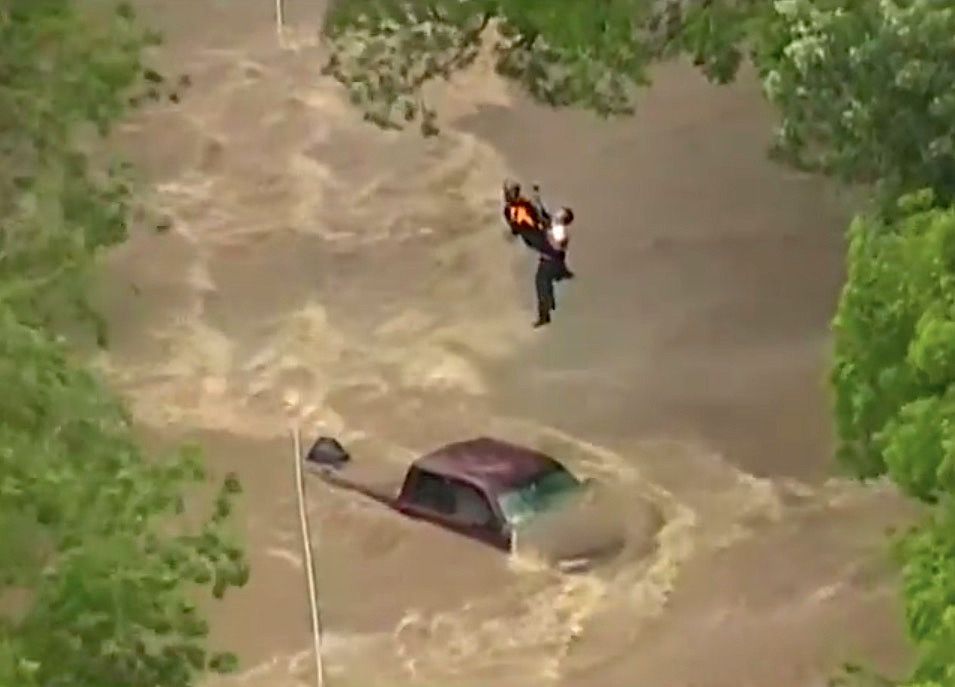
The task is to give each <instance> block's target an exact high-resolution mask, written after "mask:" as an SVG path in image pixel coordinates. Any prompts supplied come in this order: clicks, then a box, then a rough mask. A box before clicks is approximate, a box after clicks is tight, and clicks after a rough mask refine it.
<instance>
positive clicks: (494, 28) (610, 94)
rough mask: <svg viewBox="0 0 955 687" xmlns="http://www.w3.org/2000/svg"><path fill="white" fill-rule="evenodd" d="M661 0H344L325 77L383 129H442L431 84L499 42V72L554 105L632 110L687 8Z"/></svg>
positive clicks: (335, 14) (330, 30)
mask: <svg viewBox="0 0 955 687" xmlns="http://www.w3.org/2000/svg"><path fill="white" fill-rule="evenodd" d="M659 5H660V3H658V2H655V1H654V0H602V1H601V2H598V3H585V2H578V1H577V0H404V1H402V0H335V1H334V2H332V4H331V7H330V8H329V11H328V15H327V17H326V23H325V33H326V36H327V37H328V39H329V42H330V44H331V47H332V53H331V57H330V59H329V61H328V63H327V64H326V66H325V70H324V71H325V73H326V74H330V75H332V76H333V77H334V78H335V79H337V80H338V81H339V82H340V83H342V84H344V85H345V86H346V87H347V88H348V90H349V94H350V95H351V98H352V101H353V102H354V103H355V104H356V105H358V106H359V107H361V108H362V109H363V110H364V112H365V116H366V118H367V119H368V120H370V121H372V122H374V123H376V124H378V125H379V126H382V127H384V128H401V127H402V126H403V125H404V124H405V123H408V122H413V121H419V122H420V124H421V129H422V132H423V133H424V134H426V135H432V134H435V133H437V127H436V126H435V119H436V113H435V112H434V110H433V109H431V108H429V107H428V105H427V103H426V102H425V100H424V98H423V96H422V88H423V87H424V86H425V84H427V83H428V82H430V81H432V80H435V79H438V78H443V79H448V78H450V76H451V75H452V74H453V73H454V72H456V71H458V70H460V69H463V68H465V67H467V66H468V65H470V64H471V63H473V61H474V60H475V58H476V57H477V56H478V54H479V52H480V50H481V48H482V46H483V45H484V44H485V42H486V41H488V40H490V42H491V46H492V50H493V52H494V55H495V66H496V69H497V71H498V72H499V73H500V74H502V75H504V76H506V77H507V78H509V79H512V80H514V81H516V82H518V83H520V84H521V85H522V86H523V87H524V88H525V89H526V90H527V91H528V92H529V93H530V94H531V96H533V97H534V98H535V99H537V100H538V101H540V102H543V103H546V104H549V105H553V106H566V105H580V106H583V107H587V108H590V109H592V110H593V111H595V112H597V113H599V114H601V115H604V116H611V115H620V114H629V113H631V112H632V111H633V98H634V94H635V90H636V88H637V86H639V85H642V84H645V83H646V82H647V77H646V73H645V69H646V66H647V65H648V64H649V62H650V61H651V59H652V57H653V54H654V52H655V51H658V50H660V49H661V47H662V45H663V43H664V38H665V35H666V28H667V26H668V24H667V21H666V20H667V18H668V17H670V16H671V15H672V14H673V13H674V11H675V10H676V9H677V8H678V5H677V4H676V3H674V2H669V3H668V4H667V5H666V6H665V7H663V8H661V7H660V6H659Z"/></svg>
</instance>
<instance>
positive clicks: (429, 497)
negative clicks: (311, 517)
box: [305, 437, 622, 560]
mask: <svg viewBox="0 0 955 687" xmlns="http://www.w3.org/2000/svg"><path fill="white" fill-rule="evenodd" d="M349 461H350V457H349V456H348V454H347V453H346V452H345V451H344V449H343V448H342V447H341V446H340V444H338V442H336V441H335V440H333V439H329V438H327V437H323V438H320V439H319V440H318V441H317V442H316V443H315V444H314V445H313V447H312V450H311V451H309V453H308V454H307V455H306V456H305V462H306V465H307V466H309V467H311V468H314V469H315V470H317V472H318V474H319V475H320V476H321V477H322V479H324V480H325V481H326V482H328V483H330V484H332V485H335V486H338V487H343V488H347V489H351V490H354V491H357V492H360V493H362V494H364V495H365V496H368V497H370V498H373V499H375V500H377V501H379V502H381V503H382V504H384V505H386V506H388V507H390V508H393V509H394V510H396V511H398V512H400V513H402V514H404V515H406V516H409V517H411V518H415V519H418V520H425V521H428V522H431V523H433V524H435V525H438V526H440V527H443V528H446V529H448V530H452V531H454V532H457V533H460V534H462V535H464V536H467V537H470V538H473V539H476V540H478V541H481V542H484V543H485V544H489V545H491V546H494V547H496V548H499V549H502V550H505V551H513V550H514V547H515V540H516V538H517V533H518V531H519V530H524V529H525V528H526V526H527V525H528V524H530V523H531V522H532V521H534V520H537V519H539V518H542V517H544V516H545V515H546V516H550V515H552V514H553V513H554V512H557V511H561V510H563V507H564V506H565V505H568V504H569V503H571V502H575V501H579V500H580V497H581V496H582V495H583V493H584V492H586V491H587V488H588V485H589V482H588V481H581V480H579V479H577V478H576V477H575V476H574V475H573V474H571V472H570V471H569V470H567V469H566V468H565V467H564V466H563V465H561V464H560V463H558V462H557V461H556V460H554V459H553V458H551V457H550V456H547V455H545V454H543V453H541V452H539V451H535V450H533V449H530V448H525V447H522V446H518V445H516V444H511V443H508V442H505V441H501V440H498V439H492V438H488V437H480V438H477V439H471V440H468V441H461V442H456V443H452V444H448V445H447V446H443V447H441V448H439V449H437V450H436V451H432V452H431V453H428V454H426V455H424V456H422V457H420V458H418V459H417V460H415V461H414V462H413V463H412V464H411V465H410V466H409V468H408V470H407V473H406V474H405V478H404V481H403V483H402V484H401V486H400V488H398V489H397V490H396V491H393V492H389V491H387V490H385V489H381V488H374V487H371V486H369V485H368V484H367V483H363V482H361V481H355V480H352V479H349V478H348V477H346V476H345V472H346V470H345V466H346V465H347V464H348V462H349ZM579 518H580V516H579V515H578V516H577V518H576V519H577V520H579ZM560 528H561V529H562V530H566V529H567V525H566V524H565V525H561V526H560ZM599 539H600V540H601V541H599V542H594V541H591V542H588V543H587V544H585V545H584V548H585V549H588V550H582V549H580V547H579V546H578V547H576V548H577V549H578V550H577V551H573V552H566V555H559V556H558V557H559V558H561V559H577V560H579V559H580V558H581V557H582V556H587V557H592V556H593V555H594V554H595V553H596V550H595V547H596V548H599V549H600V550H601V552H602V553H606V551H607V547H608V544H607V541H606V538H605V537H599ZM620 545H622V542H621V541H620V540H619V539H617V540H615V541H614V542H613V543H612V544H611V545H610V548H612V549H615V550H616V549H618V548H619V546H620Z"/></svg>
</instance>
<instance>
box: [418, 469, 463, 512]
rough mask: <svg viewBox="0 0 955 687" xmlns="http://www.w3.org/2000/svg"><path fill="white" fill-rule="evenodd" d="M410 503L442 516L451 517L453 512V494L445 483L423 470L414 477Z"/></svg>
mask: <svg viewBox="0 0 955 687" xmlns="http://www.w3.org/2000/svg"><path fill="white" fill-rule="evenodd" d="M411 502H412V503H414V504H415V505H416V506H420V507H421V508H426V509H428V510H430V511H435V512H437V513H441V514H442V515H451V514H452V513H453V512H454V494H453V493H452V492H451V489H450V487H449V485H448V483H447V481H446V480H445V479H444V478H442V477H439V476H438V475H435V474H433V473H431V472H425V471H424V470H419V471H418V472H417V474H416V475H415V476H414V481H413V482H412V488H411Z"/></svg>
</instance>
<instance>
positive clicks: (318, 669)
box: [292, 427, 325, 687]
mask: <svg viewBox="0 0 955 687" xmlns="http://www.w3.org/2000/svg"><path fill="white" fill-rule="evenodd" d="M292 444H293V446H294V450H295V456H294V458H295V487H296V489H295V491H296V492H297V494H298V517H299V524H300V525H301V528H302V550H303V551H304V553H305V576H306V579H307V581H308V600H309V608H310V611H311V620H312V650H313V653H314V657H315V685H316V687H324V685H325V669H324V665H323V662H322V624H321V620H320V616H319V612H318V592H317V589H316V588H317V584H316V579H317V578H316V577H315V561H314V558H313V556H312V537H311V534H310V529H309V524H308V511H307V509H306V507H305V479H304V477H303V475H302V441H301V437H300V436H299V430H298V427H293V428H292Z"/></svg>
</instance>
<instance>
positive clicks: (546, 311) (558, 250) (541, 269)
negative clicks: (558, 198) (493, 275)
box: [534, 207, 574, 328]
mask: <svg viewBox="0 0 955 687" xmlns="http://www.w3.org/2000/svg"><path fill="white" fill-rule="evenodd" d="M573 221H574V212H573V210H571V209H570V208H567V207H565V208H561V209H560V210H559V211H558V212H557V213H556V215H555V216H554V218H553V221H552V222H551V225H550V226H549V227H548V228H547V229H546V231H545V232H544V236H545V240H546V241H547V247H548V250H543V251H540V253H539V259H538V262H537V273H536V274H535V275H534V286H535V290H536V292H537V321H536V322H534V327H535V328H537V327H543V326H544V325H545V324H549V323H550V319H551V313H552V312H553V311H554V310H556V309H557V300H556V296H555V293H554V284H555V283H556V282H558V281H561V280H562V279H568V278H571V277H573V276H574V275H573V273H572V272H571V271H570V270H568V269H567V265H566V263H565V259H566V256H567V246H568V245H569V243H570V235H569V232H568V227H569V226H570V225H571V224H572V223H573Z"/></svg>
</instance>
